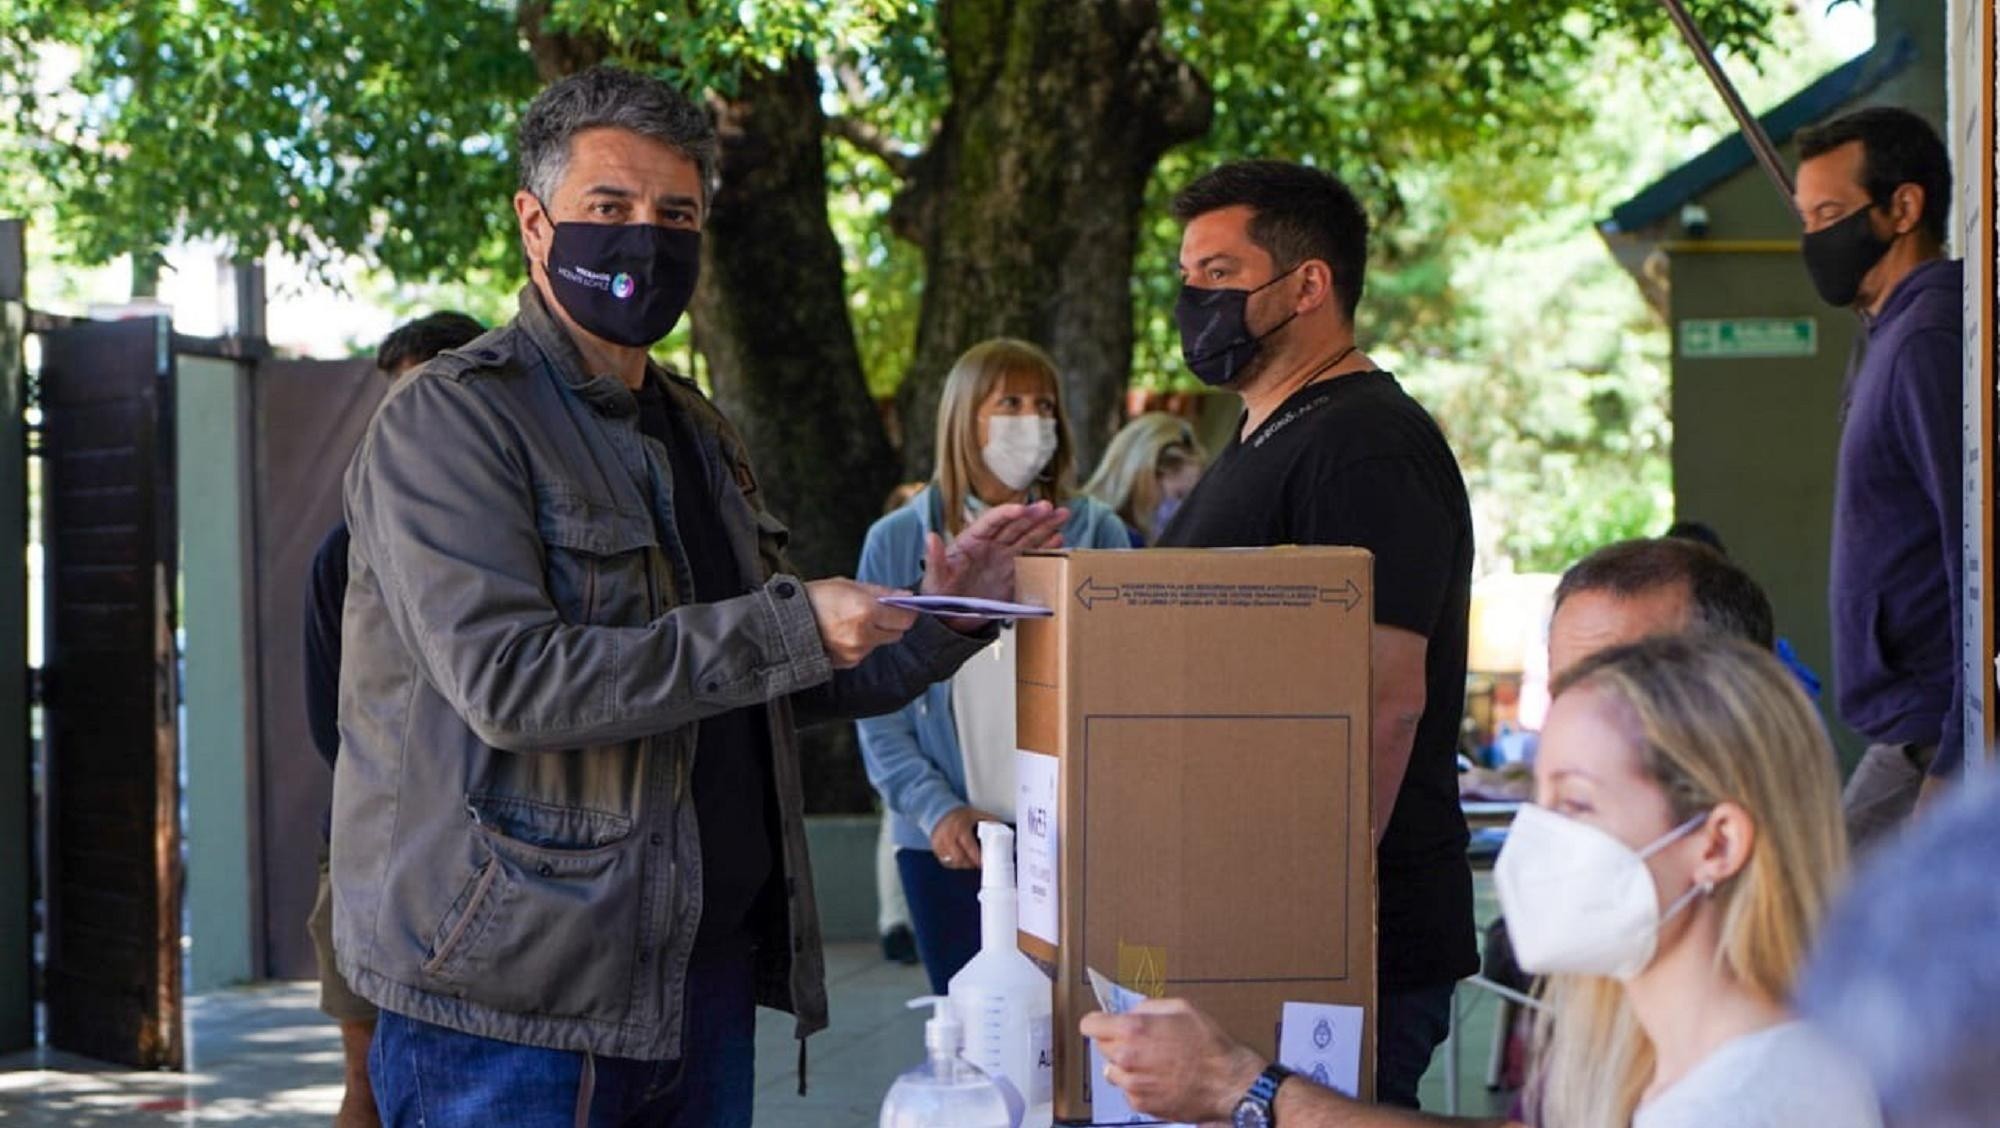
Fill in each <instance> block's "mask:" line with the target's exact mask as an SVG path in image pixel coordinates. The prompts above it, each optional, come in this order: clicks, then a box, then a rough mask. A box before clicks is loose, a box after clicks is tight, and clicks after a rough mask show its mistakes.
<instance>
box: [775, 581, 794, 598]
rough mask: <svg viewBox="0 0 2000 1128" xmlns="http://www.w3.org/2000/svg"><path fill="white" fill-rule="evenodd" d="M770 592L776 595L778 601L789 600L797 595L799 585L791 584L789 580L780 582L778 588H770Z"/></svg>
mask: <svg viewBox="0 0 2000 1128" xmlns="http://www.w3.org/2000/svg"><path fill="white" fill-rule="evenodd" d="M771 590H772V591H775V592H777V593H778V598H779V599H790V598H791V597H793V596H795V595H797V594H798V593H799V585H797V584H795V583H793V582H791V581H790V580H781V581H779V583H778V586H776V587H774V588H772V589H771Z"/></svg>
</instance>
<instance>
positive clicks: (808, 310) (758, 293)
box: [694, 58, 896, 813]
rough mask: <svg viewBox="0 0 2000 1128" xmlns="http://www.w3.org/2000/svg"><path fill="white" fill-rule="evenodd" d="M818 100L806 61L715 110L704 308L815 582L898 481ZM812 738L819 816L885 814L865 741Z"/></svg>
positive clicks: (728, 393)
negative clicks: (865, 769) (852, 315)
mask: <svg viewBox="0 0 2000 1128" xmlns="http://www.w3.org/2000/svg"><path fill="white" fill-rule="evenodd" d="M819 93H820V87H819V74H818V71H817V70H816V69H815V67H814V66H813V62H812V60H811V59H807V58H793V59H791V60H789V61H787V63H786V64H785V66H784V68H783V69H782V70H778V71H774V72H766V73H763V74H758V75H754V76H748V77H746V78H745V80H744V81H743V83H742V84H741V85H740V87H739V88H738V90H737V93H736V95H735V96H734V97H733V98H730V99H726V100H725V99H721V98H712V99H711V104H712V106H713V107H714V110H715V117H716V126H717V130H718V132H719V133H720V134H721V139H722V175H721V180H722V185H721V187H720V189H719V190H717V192H716V194H715V199H714V204H713V207H712V208H711V210H710V213H709V218H708V222H707V224H706V227H705V232H706V233H705V235H704V236H703V240H702V264H701V277H702V280H701V286H700V289H699V290H698V291H697V293H696V295H695V305H694V312H695V329H696V334H695V340H696V343H697V345H698V346H699V347H700V349H701V352H702V355H703V357H704V358H706V359H707V361H708V364H709V368H710V372H711V375H712V378H713V380H714V385H715V395H716V401H717V403H719V404H720V405H721V407H722V409H723V411H724V412H726V413H727V414H728V415H729V418H730V419H731V420H732V421H734V422H735V424H736V426H737V427H738V428H739V429H740V430H741V431H742V432H743V436H744V439H745V441H746V442H748V443H749V445H750V450H751V453H752V454H753V455H754V457H755V459H756V467H757V473H758V476H759V478H760V479H761V481H762V484H763V489H764V491H765V493H766V495H767V496H766V497H765V499H764V501H765V504H766V505H767V506H769V507H770V509H771V511H772V512H773V513H775V514H777V515H778V516H779V517H781V518H782V519H783V520H784V521H785V523H786V524H787V525H789V526H790V527H791V531H792V542H791V555H792V559H793V560H795V561H796V562H797V563H798V565H799V567H800V569H801V570H803V571H804V572H805V573H806V574H807V576H809V577H817V576H831V575H842V576H848V575H853V574H854V569H855V564H856V562H857V561H858V559H859V558H860V555H861V540H862V537H863V536H864V535H865V534H866V533H867V531H868V526H869V525H870V524H871V523H872V522H873V521H874V520H875V519H876V518H877V517H878V516H880V515H881V513H882V500H883V498H884V497H885V496H886V495H887V494H888V492H889V489H890V488H891V487H892V486H894V485H895V482H896V460H895V455H894V452H892V451H891V450H890V449H889V441H888V439H887V437H886V436H885V435H884V433H883V430H882V420H881V417H880V415H878V414H877V413H876V410H875V403H874V401H873V400H872V399H870V398H869V395H868V384H867V380H866V379H865V378H864V377H863V375H862V371H861V355H860V352H859V350H857V349H856V348H855V344H854V327H853V324H852V322H850V321H849V320H848V316H847V291H846V286H845V280H846V272H845V269H844V268H843V267H842V265H841V251H840V243H839V241H838V240H836V239H835V238H834V234H833V227H832V225H831V224H830V223H829V221H828V219H827V211H826V194H827V183H826V159H825V150H824V148H823V135H824V133H825V128H826V122H825V119H824V117H823V115H822V114H821V111H820V104H819ZM801 735H802V737H803V747H802V749H801V752H802V754H803V761H804V763H803V766H804V770H805V786H806V803H807V809H808V810H810V811H817V812H841V813H850V812H865V811H869V810H872V809H873V802H874V792H873V791H872V790H871V789H870V787H869V785H868V780H867V778H866V776H865V775H864V774H863V773H862V771H861V761H860V754H859V751H858V749H857V748H856V746H855V740H854V727H853V726H852V725H845V724H843V725H825V726H822V727H820V728H818V729H813V730H810V731H808V732H806V733H803V734H801Z"/></svg>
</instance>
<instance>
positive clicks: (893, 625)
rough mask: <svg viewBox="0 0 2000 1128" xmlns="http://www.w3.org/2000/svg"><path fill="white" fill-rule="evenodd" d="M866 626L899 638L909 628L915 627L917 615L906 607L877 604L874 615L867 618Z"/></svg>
mask: <svg viewBox="0 0 2000 1128" xmlns="http://www.w3.org/2000/svg"><path fill="white" fill-rule="evenodd" d="M868 625H869V626H871V627H874V628H875V629H876V630H878V631H882V632H884V633H886V634H888V635H890V636H892V637H894V638H901V637H903V635H904V634H905V633H907V632H908V631H909V629H910V628H911V627H914V626H916V625H917V613H916V612H915V611H912V610H910V609H909V608H907V607H891V606H889V605H888V604H886V603H877V604H876V605H875V613H874V614H873V615H870V616H869V617H868Z"/></svg>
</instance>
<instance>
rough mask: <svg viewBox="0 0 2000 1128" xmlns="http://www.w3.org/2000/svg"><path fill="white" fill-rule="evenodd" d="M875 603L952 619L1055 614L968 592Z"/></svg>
mask: <svg viewBox="0 0 2000 1128" xmlns="http://www.w3.org/2000/svg"><path fill="white" fill-rule="evenodd" d="M876 602H877V603H881V604H885V605H887V606H889V607H901V608H902V609H903V610H905V611H915V612H917V613H919V614H923V615H942V616H945V617H947V618H952V619H1046V618H1049V617H1050V616H1052V615H1054V614H1055V612H1054V611H1051V610H1049V609H1048V608H1046V607H1037V606H1035V605H1034V604H1032V603H1009V602H1007V601H1006V600H1004V599H976V598H974V597H972V596H969V595H884V596H878V597H876Z"/></svg>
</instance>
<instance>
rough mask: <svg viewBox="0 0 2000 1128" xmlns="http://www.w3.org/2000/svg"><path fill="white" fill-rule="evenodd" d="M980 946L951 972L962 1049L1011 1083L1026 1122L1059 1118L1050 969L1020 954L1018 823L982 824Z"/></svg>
mask: <svg viewBox="0 0 2000 1128" xmlns="http://www.w3.org/2000/svg"><path fill="white" fill-rule="evenodd" d="M979 852H980V855H981V856H982V858H983V859H984V861H983V867H984V872H983V874H982V877H981V881H980V888H979V918H980V919H979V923H980V948H979V954H978V955H977V956H974V957H973V958H972V962H971V963H968V964H966V965H965V966H964V967H963V968H961V969H960V970H959V973H958V974H957V975H954V976H952V977H951V988H950V990H951V1007H952V1010H954V1011H955V1012H957V1015H958V1021H959V1022H961V1023H963V1024H964V1026H965V1057H966V1060H967V1061H970V1062H972V1064H974V1065H976V1066H978V1067H979V1068H981V1069H983V1070H985V1071H986V1072H987V1073H988V1074H989V1075H991V1076H993V1077H994V1078H996V1079H997V1080H999V1081H1001V1082H1002V1083H1004V1084H1005V1085H1006V1086H1008V1087H1009V1088H1010V1089H1012V1090H1013V1092H1014V1094H1015V1096H1016V1099H1018V1100H1019V1101H1020V1102H1021V1104H1022V1105H1023V1106H1024V1107H1025V1112H1024V1114H1023V1117H1022V1120H1021V1124H1022V1125H1023V1128H1049V1125H1050V1124H1052V1123H1053V1122H1054V1120H1055V1079H1056V1074H1055V1058H1054V1051H1053V1048H1052V1047H1051V1046H1050V1044H1049V1036H1050V1033H1051V1030H1050V1024H1051V1015H1052V1011H1053V1009H1054V1008H1053V1005H1052V999H1051V987H1050V984H1049V977H1048V976H1046V975H1044V974H1042V969H1041V968H1039V967H1037V966H1035V961H1033V960H1031V959H1029V958H1028V957H1027V956H1025V955H1022V954H1021V948H1020V941H1019V939H1018V937H1017V935H1016V931H1017V929H1018V928H1019V927H1020V906H1019V902H1018V899H1017V898H1018V895H1017V894H1016V892H1015V889H1014V831H1013V828H1011V827H1009V826H1007V825H1006V824H1005V823H999V822H982V823H980V824H979Z"/></svg>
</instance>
